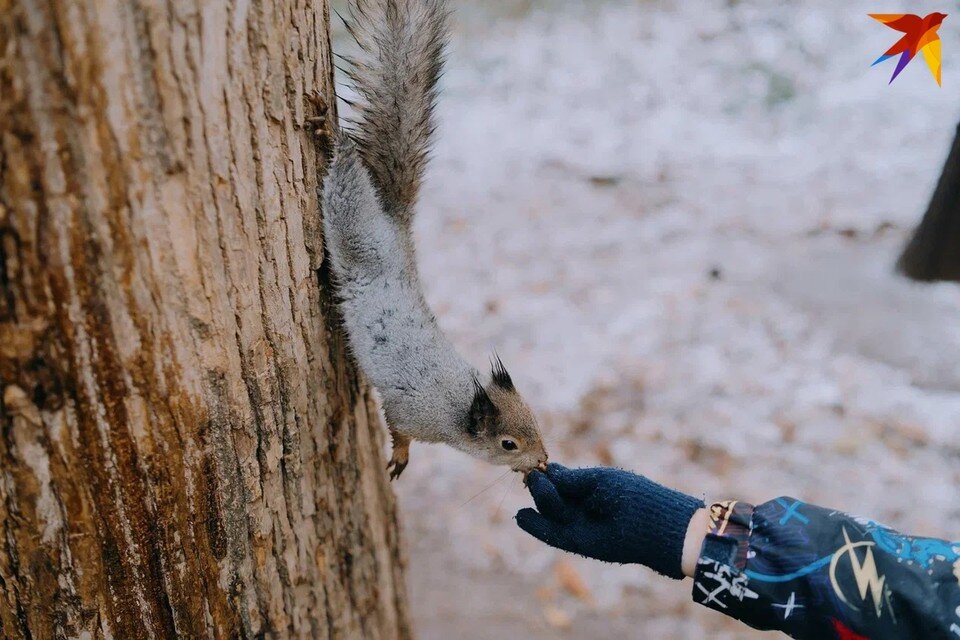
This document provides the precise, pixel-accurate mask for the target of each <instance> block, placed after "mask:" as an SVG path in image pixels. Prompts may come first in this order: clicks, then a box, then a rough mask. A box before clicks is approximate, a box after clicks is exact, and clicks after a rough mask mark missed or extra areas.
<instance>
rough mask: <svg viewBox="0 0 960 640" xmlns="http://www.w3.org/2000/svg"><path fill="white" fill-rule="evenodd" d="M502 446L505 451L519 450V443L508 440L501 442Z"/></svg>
mask: <svg viewBox="0 0 960 640" xmlns="http://www.w3.org/2000/svg"><path fill="white" fill-rule="evenodd" d="M500 446H501V447H503V448H504V449H506V450H507V451H516V449H517V443H516V442H514V441H513V440H509V439H508V440H501V441H500Z"/></svg>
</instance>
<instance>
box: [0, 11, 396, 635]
mask: <svg viewBox="0 0 960 640" xmlns="http://www.w3.org/2000/svg"><path fill="white" fill-rule="evenodd" d="M314 90H316V91H319V92H320V93H321V94H322V95H324V96H326V97H327V103H328V104H331V105H332V104H333V100H332V75H331V62H330V44H329V38H328V11H327V7H326V3H325V2H309V1H304V0H256V1H254V2H249V1H247V0H99V1H94V0H0V154H2V155H0V389H2V401H0V637H3V638H67V637H69V638H111V637H112V638H119V639H129V638H174V637H181V638H207V637H210V638H252V637H265V638H286V637H305V638H350V639H353V638H389V639H391V640H392V639H393V638H404V637H408V636H409V635H410V633H409V625H408V622H407V614H406V608H405V607H406V605H405V591H404V587H403V574H402V569H401V563H400V559H399V551H398V540H397V523H396V509H395V504H394V498H393V494H392V493H391V491H390V490H389V487H388V485H387V484H386V482H385V474H384V461H383V458H382V452H381V446H382V434H381V429H380V423H379V419H378V417H377V414H376V412H375V409H374V407H373V405H372V403H371V401H370V398H369V394H368V392H367V390H366V388H365V387H364V386H363V385H361V384H360V383H359V382H358V378H357V374H356V372H355V370H354V368H353V367H352V366H351V365H350V364H349V363H348V361H347V359H346V357H345V353H344V343H343V338H342V336H341V335H340V333H339V329H338V322H337V319H336V317H335V312H334V310H333V309H332V308H331V306H330V287H329V278H328V277H327V275H326V274H325V270H324V268H323V266H322V262H323V253H322V247H321V238H320V228H321V226H320V214H319V209H318V199H317V186H318V171H320V170H321V169H322V164H323V159H322V154H320V153H319V152H318V150H317V149H316V148H315V147H316V143H315V141H314V137H313V136H311V135H310V133H309V132H308V131H306V130H304V129H302V128H301V127H300V125H301V124H302V123H303V122H304V121H305V118H306V117H308V116H310V115H313V114H312V107H311V106H310V105H309V104H307V102H306V101H305V100H304V96H305V95H309V94H310V93H311V92H312V91H314Z"/></svg>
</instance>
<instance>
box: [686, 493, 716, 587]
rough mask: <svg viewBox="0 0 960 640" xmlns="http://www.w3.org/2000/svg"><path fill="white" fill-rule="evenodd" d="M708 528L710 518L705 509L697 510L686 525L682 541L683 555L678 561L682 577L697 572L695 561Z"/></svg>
mask: <svg viewBox="0 0 960 640" xmlns="http://www.w3.org/2000/svg"><path fill="white" fill-rule="evenodd" d="M709 526H710V517H709V516H708V515H707V510H706V509H705V508H700V509H697V510H696V512H695V513H694V514H693V517H692V518H690V523H689V524H688V525H687V534H686V536H685V537H684V540H683V555H682V556H681V559H680V570H681V571H682V572H683V575H684V576H691V577H692V576H693V574H694V572H695V571H696V570H697V559H698V558H699V557H700V548H701V547H702V546H703V539H704V538H705V537H706V536H707V528H708V527H709Z"/></svg>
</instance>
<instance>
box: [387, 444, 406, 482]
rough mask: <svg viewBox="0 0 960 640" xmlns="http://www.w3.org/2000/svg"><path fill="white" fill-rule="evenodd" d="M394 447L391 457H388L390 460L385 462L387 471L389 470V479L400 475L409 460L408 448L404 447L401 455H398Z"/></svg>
mask: <svg viewBox="0 0 960 640" xmlns="http://www.w3.org/2000/svg"><path fill="white" fill-rule="evenodd" d="M398 453H399V452H398V451H397V450H396V449H394V450H393V457H392V458H390V462H388V463H387V471H389V472H390V480H391V481H393V480H395V479H397V478H399V477H400V474H401V473H403V470H404V469H406V468H407V463H408V462H410V450H409V449H404V450H403V455H402V456H401V455H398Z"/></svg>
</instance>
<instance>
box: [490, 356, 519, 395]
mask: <svg viewBox="0 0 960 640" xmlns="http://www.w3.org/2000/svg"><path fill="white" fill-rule="evenodd" d="M494 357H495V358H496V360H494V362H493V371H492V376H493V384H495V385H497V386H498V387H500V388H501V389H504V390H506V391H513V390H514V387H513V380H512V379H511V378H510V374H509V373H507V368H506V367H504V366H503V361H502V360H500V356H494Z"/></svg>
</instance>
